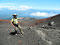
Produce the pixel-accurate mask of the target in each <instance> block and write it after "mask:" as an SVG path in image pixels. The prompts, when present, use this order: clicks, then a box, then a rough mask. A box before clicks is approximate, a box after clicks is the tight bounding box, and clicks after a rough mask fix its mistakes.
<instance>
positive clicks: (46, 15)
mask: <svg viewBox="0 0 60 45" xmlns="http://www.w3.org/2000/svg"><path fill="white" fill-rule="evenodd" d="M30 15H32V16H43V17H51V16H54V15H55V14H54V13H46V12H33V13H31V14H30Z"/></svg>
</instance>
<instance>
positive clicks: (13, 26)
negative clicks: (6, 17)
mask: <svg viewBox="0 0 60 45" xmlns="http://www.w3.org/2000/svg"><path fill="white" fill-rule="evenodd" d="M12 22H13V19H12V20H11V25H12V26H13V27H15V26H14V25H13V23H12Z"/></svg>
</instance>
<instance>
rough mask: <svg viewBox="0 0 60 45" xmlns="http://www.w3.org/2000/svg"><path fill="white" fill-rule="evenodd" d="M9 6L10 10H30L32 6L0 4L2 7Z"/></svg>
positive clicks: (0, 7)
mask: <svg viewBox="0 0 60 45" xmlns="http://www.w3.org/2000/svg"><path fill="white" fill-rule="evenodd" d="M3 8H7V9H9V10H23V11H24V10H29V9H31V8H32V7H30V6H0V9H3Z"/></svg>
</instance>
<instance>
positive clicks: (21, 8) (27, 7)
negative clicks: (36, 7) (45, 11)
mask: <svg viewBox="0 0 60 45" xmlns="http://www.w3.org/2000/svg"><path fill="white" fill-rule="evenodd" d="M31 8H32V7H30V6H20V10H28V9H31Z"/></svg>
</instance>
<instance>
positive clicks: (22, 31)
mask: <svg viewBox="0 0 60 45" xmlns="http://www.w3.org/2000/svg"><path fill="white" fill-rule="evenodd" d="M18 28H19V31H20V33H21V34H24V32H23V31H22V29H21V26H20V25H18Z"/></svg>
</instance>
